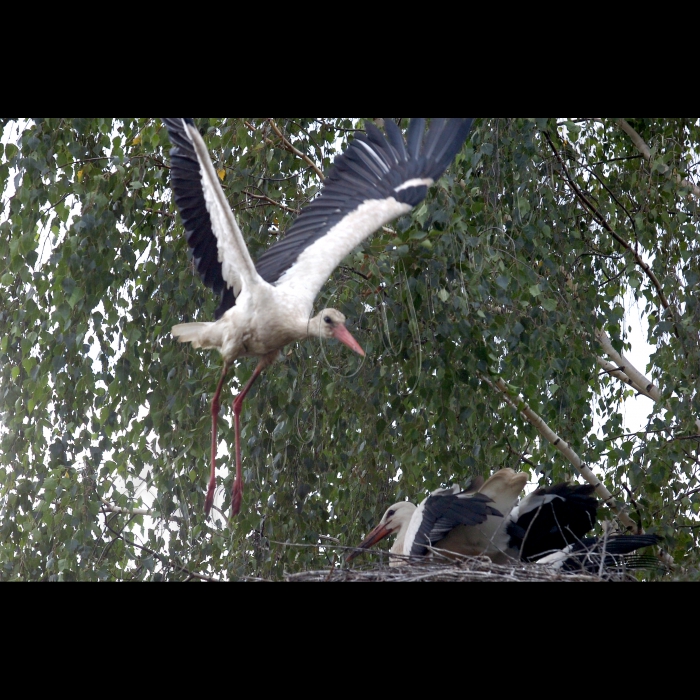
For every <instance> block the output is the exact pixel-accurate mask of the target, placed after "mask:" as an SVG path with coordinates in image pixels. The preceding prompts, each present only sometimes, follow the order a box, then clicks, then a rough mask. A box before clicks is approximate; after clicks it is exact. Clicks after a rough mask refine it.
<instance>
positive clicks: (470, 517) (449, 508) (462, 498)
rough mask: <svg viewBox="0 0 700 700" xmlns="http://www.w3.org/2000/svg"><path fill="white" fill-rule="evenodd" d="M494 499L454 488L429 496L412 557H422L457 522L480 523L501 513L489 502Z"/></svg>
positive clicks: (412, 548)
mask: <svg viewBox="0 0 700 700" xmlns="http://www.w3.org/2000/svg"><path fill="white" fill-rule="evenodd" d="M492 502H493V501H492V499H490V498H489V497H488V496H485V495H484V494H483V493H476V494H471V493H469V494H468V495H467V492H466V491H460V492H459V493H454V491H453V490H452V489H444V490H443V491H442V492H439V493H437V494H433V495H432V496H429V497H428V498H427V500H426V501H425V503H424V504H423V519H422V521H421V525H420V527H419V528H418V532H417V533H416V536H415V537H414V539H413V546H412V547H411V555H412V556H423V555H424V554H425V553H426V552H427V549H428V545H434V544H435V543H436V542H439V541H440V540H441V539H442V538H443V537H445V535H446V534H447V533H448V532H450V530H453V529H454V528H455V527H457V526H458V525H480V524H481V523H483V522H484V521H485V520H486V518H487V517H488V516H489V515H496V516H501V513H499V512H498V511H497V510H496V509H495V508H493V507H492V506H490V505H489V503H492Z"/></svg>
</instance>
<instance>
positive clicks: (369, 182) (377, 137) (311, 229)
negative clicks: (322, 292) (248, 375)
mask: <svg viewBox="0 0 700 700" xmlns="http://www.w3.org/2000/svg"><path fill="white" fill-rule="evenodd" d="M472 122H473V119H450V120H447V121H445V120H444V119H433V123H431V125H430V129H429V131H428V136H427V138H426V142H429V143H430V145H431V149H432V150H433V151H434V153H435V154H436V155H437V156H438V157H439V159H440V160H439V162H438V161H436V160H435V159H434V158H433V157H429V156H428V155H426V152H425V147H424V148H423V149H421V144H422V143H423V134H424V131H425V120H424V119H412V120H411V123H410V124H409V127H408V137H407V144H406V145H405V146H404V143H403V138H402V136H401V132H400V131H399V128H398V127H397V126H396V124H394V123H393V122H392V121H391V120H390V119H385V120H384V124H385V129H386V132H387V133H386V136H383V135H382V133H381V131H379V129H377V127H376V126H374V125H373V124H371V123H368V124H367V125H366V128H367V134H362V133H358V134H356V136H355V139H354V140H353V141H351V143H350V145H349V146H348V147H347V149H346V150H345V152H344V153H342V154H341V155H339V156H338V157H336V159H335V161H334V164H333V168H332V169H331V171H330V172H329V174H328V177H327V178H326V181H325V182H324V184H323V189H322V190H321V194H320V195H319V196H318V197H317V198H316V199H315V200H313V201H312V202H311V203H310V204H308V205H306V206H305V207H304V208H303V209H302V211H301V214H300V215H299V216H298V217H297V219H296V220H295V221H294V222H293V223H292V225H291V226H290V227H289V229H288V230H287V233H286V235H285V236H284V237H283V238H282V239H281V240H280V241H279V242H277V243H275V244H274V245H273V246H271V247H270V248H269V249H268V250H267V251H265V253H263V254H262V255H261V256H260V258H259V259H258V261H257V262H256V264H255V267H256V269H257V271H258V273H259V274H260V276H261V277H262V278H263V279H265V280H267V281H268V282H272V283H273V284H274V283H275V282H276V281H277V280H279V279H280V277H281V276H282V275H283V274H284V273H285V272H286V271H287V270H288V269H289V268H290V267H292V266H293V265H294V263H295V262H296V260H297V258H298V257H299V255H301V254H302V253H303V252H304V250H305V249H306V248H307V247H308V246H310V245H312V244H313V243H314V242H315V241H317V240H319V239H320V238H322V237H323V236H324V235H326V233H327V232H328V231H329V230H330V229H331V228H332V227H333V226H334V225H335V224H337V223H338V222H339V221H340V220H341V219H342V218H343V217H344V216H346V215H348V214H350V213H351V212H353V211H354V210H355V209H357V207H358V206H360V205H361V204H362V203H363V202H365V201H369V200H373V199H376V200H382V199H386V198H388V197H395V199H396V200H398V201H400V202H405V203H407V204H410V205H411V206H415V205H416V204H418V202H420V201H422V200H423V199H424V198H425V195H426V193H427V187H425V186H419V187H410V188H407V189H403V190H401V191H400V192H398V193H397V192H395V188H396V187H398V186H399V185H400V184H401V183H403V182H406V181H407V180H412V179H414V178H430V179H432V180H433V181H435V180H437V179H438V178H439V177H440V175H442V173H443V171H444V170H445V168H446V167H447V166H448V165H449V164H450V162H451V161H452V159H453V158H454V156H455V155H456V154H457V152H458V151H459V150H460V149H461V147H462V144H463V143H464V140H465V139H466V137H467V135H468V133H469V129H470V128H471V124H472ZM434 129H435V133H433V130H434ZM460 137H461V138H462V141H461V142H458V138H460ZM445 139H447V141H445ZM366 147H369V148H371V149H372V152H373V153H374V156H373V155H371V154H370V153H368V152H367V148H366ZM382 164H383V165H384V168H386V169H384V168H383V167H382ZM326 200H329V201H332V207H330V208H328V207H327V206H326ZM324 217H327V218H325V219H324ZM310 219H313V222H314V223H313V226H309V225H308V224H307V222H308V221H309V220H310Z"/></svg>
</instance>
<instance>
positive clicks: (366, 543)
mask: <svg viewBox="0 0 700 700" xmlns="http://www.w3.org/2000/svg"><path fill="white" fill-rule="evenodd" d="M393 531H394V530H393V529H392V528H390V527H387V526H386V525H384V524H382V523H379V525H377V527H375V528H374V530H372V532H370V533H369V535H367V537H365V539H364V540H362V542H360V544H358V545H357V549H356V550H355V551H354V552H350V554H348V555H347V556H346V557H345V561H352V560H353V559H354V558H355V557H356V556H357V555H358V554H362V550H363V549H369V548H370V547H371V546H372V545H373V544H377V542H379V540H383V539H384V538H385V537H387V536H388V535H390V534H391V533H392V532H393Z"/></svg>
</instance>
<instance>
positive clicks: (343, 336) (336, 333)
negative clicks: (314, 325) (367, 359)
mask: <svg viewBox="0 0 700 700" xmlns="http://www.w3.org/2000/svg"><path fill="white" fill-rule="evenodd" d="M333 337H334V338H335V339H336V340H339V341H340V342H341V343H343V345H347V346H348V347H349V348H350V349H351V350H354V351H355V352H356V353H357V354H358V355H362V357H364V356H365V351H364V350H363V349H362V348H361V347H360V344H359V343H358V342H357V341H356V340H355V339H354V338H353V337H352V335H351V334H350V331H349V330H348V329H347V328H346V327H345V326H342V325H338V326H336V327H335V328H334V329H333Z"/></svg>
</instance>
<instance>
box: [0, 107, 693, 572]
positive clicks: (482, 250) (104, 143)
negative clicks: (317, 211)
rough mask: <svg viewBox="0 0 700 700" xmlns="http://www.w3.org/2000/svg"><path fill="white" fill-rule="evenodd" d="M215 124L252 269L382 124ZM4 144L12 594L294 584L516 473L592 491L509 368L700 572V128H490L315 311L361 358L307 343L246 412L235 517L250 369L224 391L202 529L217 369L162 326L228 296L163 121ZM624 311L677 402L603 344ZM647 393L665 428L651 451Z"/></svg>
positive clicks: (1, 427)
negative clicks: (414, 512) (236, 488)
mask: <svg viewBox="0 0 700 700" xmlns="http://www.w3.org/2000/svg"><path fill="white" fill-rule="evenodd" d="M195 121H196V123H197V126H198V127H199V128H200V130H201V131H202V133H203V135H204V138H205V140H206V142H207V145H208V147H209V149H210V152H211V154H212V159H213V161H214V164H215V166H216V168H217V170H218V171H219V175H220V177H221V178H222V185H223V187H224V189H225V192H226V195H227V196H228V198H229V201H230V203H231V206H232V207H233V209H234V210H235V213H236V216H237V218H238V220H239V223H240V224H241V228H242V230H243V231H244V232H245V235H246V238H247V242H248V246H249V249H250V251H251V253H252V255H253V258H255V257H257V256H258V255H259V254H260V253H261V252H262V251H263V250H265V249H266V248H267V247H268V246H269V245H270V244H271V243H273V242H274V241H275V240H277V239H278V237H279V236H280V235H281V232H283V231H284V230H285V229H286V228H287V227H288V225H289V224H290V222H291V221H292V219H293V217H294V216H295V213H296V212H298V211H299V209H300V208H301V207H302V206H303V205H304V203H306V202H308V201H309V200H310V199H312V198H313V197H314V196H315V195H316V194H317V193H318V192H319V188H320V186H321V177H320V173H321V172H325V171H327V169H328V168H329V166H330V165H331V163H332V160H333V157H334V155H335V153H336V152H337V151H338V149H342V148H343V146H344V144H345V143H346V142H347V141H349V140H350V139H352V134H353V131H354V129H355V128H356V127H358V128H362V125H363V124H364V122H365V121H367V120H366V119H362V118H359V119H350V118H346V119H340V118H338V119H306V118H274V119H273V118H235V119H234V118H226V119H223V118H219V119H196V120H195ZM376 121H377V122H378V123H381V120H376ZM396 121H397V122H398V123H399V124H400V125H401V126H402V128H405V127H406V126H407V124H408V120H407V119H397V120H396ZM0 128H1V129H2V145H1V146H0V183H2V184H1V185H0V189H1V190H2V191H3V193H4V194H3V197H2V200H1V202H0V232H1V234H2V235H0V253H1V255H0V259H1V260H2V263H0V289H1V294H2V305H0V377H1V379H0V410H1V412H2V415H1V419H2V422H1V424H0V509H1V514H0V579H2V580H12V579H19V580H46V579H48V580H75V579H78V580H124V579H135V580H152V579H155V580H162V579H169V580H186V579H193V578H194V579H215V580H230V579H266V580H279V579H281V578H282V577H283V575H284V573H285V572H286V573H293V572H299V571H303V570H305V569H317V568H323V567H328V566H339V565H340V563H341V562H342V558H343V555H344V550H343V547H344V546H350V545H352V544H356V543H357V542H358V541H359V540H360V539H361V538H362V536H363V535H364V534H365V533H366V532H367V531H368V530H369V529H370V527H372V526H373V525H374V524H375V523H376V521H377V519H378V518H379V517H380V516H381V513H382V512H383V511H384V509H385V507H386V506H387V505H388V504H389V503H392V502H394V501H396V500H402V499H404V498H410V499H411V500H414V501H419V500H421V498H423V497H424V496H425V495H426V494H427V493H428V492H429V491H430V490H432V489H435V488H437V487H439V486H446V485H449V484H450V483H452V482H453V481H457V482H464V481H465V480H466V479H467V478H468V477H469V476H473V475H476V474H481V475H483V476H488V475H489V474H491V473H492V472H493V471H494V470H497V469H500V468H502V467H512V468H514V469H524V470H526V471H527V472H528V473H529V475H530V482H531V484H532V485H535V484H548V483H551V482H552V481H559V480H562V479H566V478H573V477H574V476H575V475H576V470H575V469H574V467H573V466H572V464H571V462H570V461H569V460H568V459H567V458H566V457H565V455H564V454H562V452H560V451H559V450H557V449H556V448H554V447H553V446H552V445H551V444H550V443H549V442H548V441H546V440H544V439H543V438H542V437H541V435H540V433H539V432H538V431H537V430H536V429H535V427H534V426H533V425H532V424H530V423H529V422H527V421H526V420H525V419H524V417H523V415H522V414H521V413H520V412H519V411H518V410H516V409H515V408H514V407H513V405H512V403H509V402H508V401H507V400H506V397H505V396H504V395H503V394H502V393H501V392H499V391H497V390H496V389H495V388H494V387H495V383H496V382H497V381H498V379H499V378H501V379H503V380H504V382H505V383H507V385H508V387H509V397H510V399H511V401H512V402H515V404H516V405H518V403H519V402H526V403H527V405H528V406H529V407H530V408H531V409H532V410H533V411H535V412H536V413H537V414H538V415H539V416H540V417H541V418H542V419H543V420H544V421H545V422H546V424H547V425H548V426H549V428H551V430H553V431H554V432H555V433H556V434H557V435H558V436H560V437H561V438H562V439H563V440H565V441H566V442H567V443H568V444H569V445H570V446H571V448H572V449H573V450H574V451H575V452H576V453H577V454H578V455H579V456H580V457H581V459H582V460H583V461H584V462H585V463H586V464H587V465H589V466H590V467H591V468H592V470H593V472H594V473H595V474H596V476H598V478H600V479H601V481H602V482H603V483H604V484H605V486H606V487H607V488H608V489H609V490H610V492H612V493H613V494H614V496H615V498H616V499H617V501H618V502H619V503H620V504H622V505H623V506H625V508H626V512H627V514H628V515H629V516H630V517H631V518H632V519H633V520H634V521H635V522H636V523H638V524H639V525H641V526H642V527H643V528H644V529H645V530H647V531H650V532H657V533H658V534H660V535H662V536H663V537H664V548H665V550H666V551H667V552H668V553H669V554H670V555H671V556H672V557H673V559H674V561H675V563H676V566H677V569H676V574H675V575H676V576H682V577H686V578H696V577H697V559H698V555H697V537H698V528H699V527H700V522H698V510H699V507H700V502H699V501H698V493H699V491H700V489H698V478H697V470H698V434H699V433H700V430H699V429H698V423H697V422H696V421H697V418H698V416H699V415H700V410H699V409H700V406H699V399H698V392H697V387H698V371H699V370H700V361H699V360H700V355H699V335H698V331H699V326H700V307H699V305H698V295H697V289H698V281H699V280H700V265H699V255H700V251H699V246H698V235H697V230H698V196H699V194H700V191H699V190H698V188H697V187H696V186H695V185H694V181H695V179H696V169H697V165H698V155H697V152H696V145H697V144H698V142H700V125H699V123H698V120H697V119H682V118H677V119H651V118H644V119H641V118H638V119H632V118H627V119H621V118H579V119H563V118H561V119H556V118H537V119H525V118H522V119H505V118H504V119H477V120H476V122H475V126H474V128H473V130H472V133H471V134H470V137H469V140H468V142H467V144H466V145H465V147H464V149H463V150H462V152H461V153H460V155H458V156H457V158H456V160H455V162H454V163H453V165H452V166H451V167H450V168H449V169H448V172H447V173H446V174H445V175H444V176H443V178H442V179H441V180H440V182H439V183H438V184H437V185H436V186H435V187H434V188H432V190H431V191H430V193H429V195H428V197H427V199H426V201H425V202H424V203H423V204H421V205H420V206H419V207H417V208H416V210H414V211H413V212H412V213H411V215H410V216H406V217H403V218H402V219H400V220H398V221H396V222H394V224H393V225H392V226H391V227H387V228H386V229H385V230H382V231H379V232H378V233H376V234H375V235H374V236H373V237H371V238H370V239H369V240H367V241H366V242H365V244H364V245H362V246H360V248H359V249H357V250H355V251H354V252H353V253H352V254H351V255H349V256H348V258H347V259H346V260H345V261H344V262H343V264H342V265H341V266H340V267H339V268H338V269H337V270H336V272H335V273H334V274H333V276H332V277H331V278H330V279H329V281H328V283H327V284H326V285H325V286H324V287H323V289H322V291H321V293H320V295H319V297H318V299H317V303H316V309H321V308H323V307H325V306H334V307H336V308H339V309H340V310H341V311H342V312H343V313H345V315H346V316H347V317H348V319H349V322H348V323H349V328H350V330H351V332H352V333H353V334H354V335H355V336H356V337H357V339H358V340H359V342H360V344H361V345H362V346H363V347H364V349H365V351H366V352H367V357H366V358H365V359H362V358H359V357H358V356H355V355H354V354H353V353H350V352H349V351H348V350H347V348H344V347H342V346H341V347H337V346H336V345H335V344H326V345H321V344H320V342H319V341H317V340H313V341H311V340H310V341H306V342H302V343H298V344H296V345H293V346H289V347H287V348H286V349H285V357H284V361H283V362H279V363H277V364H276V365H274V366H273V367H271V368H269V369H268V370H267V371H266V372H265V374H264V375H263V377H261V379H260V380H259V381H258V383H257V384H256V386H255V388H254V389H253V391H252V392H251V394H250V395H249V397H248V398H247V399H246V402H245V404H244V407H243V415H242V426H243V440H242V443H243V467H244V475H245V479H246V490H245V493H244V502H243V508H242V511H241V514H240V515H239V517H238V518H237V519H236V520H235V521H233V522H231V523H229V522H228V520H227V509H228V504H229V491H230V487H231V485H232V475H231V474H229V467H230V466H231V464H230V462H231V459H230V457H227V456H226V452H225V450H226V447H227V446H228V448H229V451H230V452H232V451H233V431H232V425H231V423H232V416H231V410H230V403H231V399H232V397H233V394H234V393H235V391H236V388H237V387H239V386H240V385H241V382H244V381H245V380H246V379H247V378H248V377H249V376H250V374H251V372H252V369H253V367H254V361H253V360H244V361H242V362H241V363H240V364H239V365H238V366H237V368H236V370H235V379H233V378H232V379H230V380H229V382H228V384H227V387H226V390H225V394H226V397H225V401H224V402H223V404H224V409H223V410H222V415H221V419H220V428H219V437H220V440H221V443H220V449H221V450H222V451H223V456H221V457H220V458H219V462H218V463H219V467H220V469H219V474H220V480H219V481H220V489H219V492H218V494H217V506H216V508H215V510H214V511H213V517H211V518H209V519H205V518H204V515H203V504H204V493H205V488H206V481H207V474H208V452H209V442H210V429H211V418H210V413H209V402H210V400H211V396H212V392H213V391H214V388H215V386H216V382H217V379H218V376H219V373H220V368H221V364H220V358H219V357H218V355H217V354H216V353H215V352H207V351H201V350H192V349H191V348H190V347H189V346H184V345H179V344H177V343H175V342H174V341H173V339H172V338H171V336H170V334H169V330H170V328H171V326H172V325H174V324H176V323H181V322H186V321H190V320H194V319H202V320H210V319H212V318H213V313H214V309H215V308H216V300H215V299H214V298H213V295H212V294H211V293H210V292H209V290H207V289H206V288H205V287H204V286H203V285H202V283H201V282H200V280H199V279H198V276H197V275H196V273H195V271H194V270H193V267H192V264H191V261H190V260H189V258H188V253H187V246H186V243H185V240H184V235H183V231H182V225H181V222H180V220H179V216H178V214H177V211H176V208H175V206H174V203H173V202H172V200H171V194H170V188H169V170H168V154H169V150H170V144H169V141H168V137H167V133H166V131H165V128H164V127H163V125H162V123H161V122H160V120H158V119H152V118H147V119H146V118H139V119H137V118H104V119H97V118H79V119H59V118H56V119H43V118H33V119H9V118H7V119H0ZM632 307H634V309H635V313H639V314H640V315H641V316H643V317H644V318H645V319H646V321H647V322H648V329H649V330H648V334H649V337H648V340H649V342H650V343H651V344H652V345H653V353H652V356H651V360H650V366H649V367H638V368H637V369H638V370H640V371H641V372H643V373H645V374H646V375H647V377H649V379H650V380H651V382H653V384H654V385H655V386H656V387H658V394H655V396H656V399H655V400H650V399H649V398H647V397H646V396H641V395H639V392H638V391H635V390H634V388H632V387H630V386H629V385H628V384H625V383H624V382H621V381H619V380H618V379H617V378H616V376H614V375H613V374H611V373H610V372H606V371H604V369H602V365H601V363H600V360H601V359H605V360H607V361H613V360H612V359H611V357H610V356H609V355H605V354H604V352H603V350H602V349H601V345H600V343H599V341H598V340H597V339H596V337H597V336H596V333H597V334H598V336H600V334H601V333H605V334H606V336H607V337H608V338H609V339H610V341H611V343H612V345H613V347H614V349H615V350H616V351H617V352H624V351H625V350H626V349H628V348H629V341H628V332H629V311H630V308H632ZM613 364H614V362H613ZM618 365H619V363H618ZM635 395H636V398H633V399H630V397H634V396H635ZM625 400H627V401H629V400H634V401H636V402H646V403H647V404H648V409H649V410H650V411H651V413H650V416H649V419H648V423H647V425H646V426H645V428H644V429H643V430H641V431H639V432H637V433H635V434H629V433H626V432H625V427H624V424H623V407H624V405H625ZM523 405H524V404H523V403H520V406H521V407H522V406H523ZM220 454H221V452H220ZM601 514H602V515H603V516H605V517H608V518H614V514H613V513H612V512H611V511H606V510H605V509H603V508H601Z"/></svg>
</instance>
